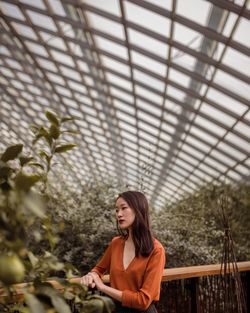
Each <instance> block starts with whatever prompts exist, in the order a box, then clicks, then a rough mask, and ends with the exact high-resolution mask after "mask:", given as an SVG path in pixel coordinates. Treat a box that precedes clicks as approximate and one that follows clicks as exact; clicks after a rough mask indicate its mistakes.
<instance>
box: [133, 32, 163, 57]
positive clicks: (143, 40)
mask: <svg viewBox="0 0 250 313" xmlns="http://www.w3.org/2000/svg"><path fill="white" fill-rule="evenodd" d="M128 37H129V44H133V45H135V46H139V47H141V48H143V49H145V50H146V51H150V52H152V53H154V54H156V55H159V56H161V57H162V58H164V59H165V58H166V57H167V56H168V46H167V45H166V44H164V43H162V42H160V41H158V40H156V39H154V38H152V37H149V36H147V35H145V34H143V33H140V32H137V31H135V30H133V29H128ZM132 49H133V48H132Z"/></svg>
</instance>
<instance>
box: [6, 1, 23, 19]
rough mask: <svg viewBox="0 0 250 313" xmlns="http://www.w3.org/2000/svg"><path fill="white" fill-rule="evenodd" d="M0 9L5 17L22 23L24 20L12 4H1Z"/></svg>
mask: <svg viewBox="0 0 250 313" xmlns="http://www.w3.org/2000/svg"><path fill="white" fill-rule="evenodd" d="M1 9H2V10H3V13H4V14H5V15H7V16H11V17H14V18H16V19H18V20H22V21H24V20H25V17H24V15H23V13H22V12H21V10H20V9H19V8H18V7H17V6H16V5H14V4H11V3H6V2H2V3H1Z"/></svg>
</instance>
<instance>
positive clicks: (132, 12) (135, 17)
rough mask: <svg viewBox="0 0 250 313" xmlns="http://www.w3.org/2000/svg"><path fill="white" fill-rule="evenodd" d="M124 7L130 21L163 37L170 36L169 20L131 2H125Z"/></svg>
mask: <svg viewBox="0 0 250 313" xmlns="http://www.w3.org/2000/svg"><path fill="white" fill-rule="evenodd" d="M124 5H125V11H126V17H127V19H128V20H129V21H132V22H134V21H136V23H137V24H139V25H140V26H143V27H145V28H147V29H149V30H151V31H154V32H156V33H158V34H161V35H163V36H166V34H167V35H168V34H169V29H170V21H169V20H168V19H167V18H165V17H163V16H160V15H158V14H156V13H154V12H151V11H149V10H147V9H144V8H142V7H139V6H138V5H136V4H133V3H130V2H125V3H124Z"/></svg>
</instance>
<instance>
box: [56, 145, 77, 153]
mask: <svg viewBox="0 0 250 313" xmlns="http://www.w3.org/2000/svg"><path fill="white" fill-rule="evenodd" d="M74 147H76V145H75V144H65V145H61V146H57V147H56V148H55V153H62V152H66V151H69V150H71V149H73V148H74Z"/></svg>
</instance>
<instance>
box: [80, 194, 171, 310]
mask: <svg viewBox="0 0 250 313" xmlns="http://www.w3.org/2000/svg"><path fill="white" fill-rule="evenodd" d="M116 218H117V228H118V231H119V233H120V235H121V236H119V237H114V238H113V240H112V241H111V243H110V245H109V247H108V248H107V250H106V251H105V253H104V255H103V257H102V258H101V260H100V261H99V262H98V264H97V265H96V266H95V267H94V268H93V269H92V270H91V272H90V273H88V274H87V275H85V276H83V277H82V279H81V283H82V284H85V285H87V286H89V287H92V288H94V287H96V288H97V289H98V290H100V291H101V292H103V293H105V294H106V295H108V296H110V297H112V298H113V299H114V300H116V303H117V311H116V312H130V313H132V312H157V311H156V309H155V306H154V304H153V302H154V301H157V300H159V297H160V284H161V278H162V273H163V269H164V266H165V251H164V248H163V246H162V245H161V243H160V242H159V241H158V240H157V239H155V238H154V237H153V235H152V231H151V228H150V224H149V215H148V201H147V199H146V197H145V196H144V194H143V193H141V192H138V191H126V192H123V193H122V194H120V195H119V196H118V198H117V199H116ZM105 273H109V274H110V287H109V286H107V285H104V283H103V282H102V279H101V278H102V276H103V275H104V274H105Z"/></svg>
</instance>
